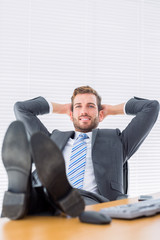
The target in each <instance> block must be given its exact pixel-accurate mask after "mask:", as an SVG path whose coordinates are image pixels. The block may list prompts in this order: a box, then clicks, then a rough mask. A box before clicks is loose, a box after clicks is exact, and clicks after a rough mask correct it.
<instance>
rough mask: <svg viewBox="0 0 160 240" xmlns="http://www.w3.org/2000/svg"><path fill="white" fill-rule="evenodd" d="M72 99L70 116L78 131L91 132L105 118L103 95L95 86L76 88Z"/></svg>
mask: <svg viewBox="0 0 160 240" xmlns="http://www.w3.org/2000/svg"><path fill="white" fill-rule="evenodd" d="M71 101H72V104H71V109H72V111H71V114H70V117H71V120H72V121H73V124H74V127H75V130H76V131H79V132H90V131H92V129H94V128H96V127H97V126H98V124H99V122H101V121H102V120H103V112H102V106H101V97H100V96H99V95H98V93H97V92H96V91H95V90H94V89H93V88H91V87H89V86H82V87H79V88H76V89H75V90H74V92H73V96H72V98H71Z"/></svg>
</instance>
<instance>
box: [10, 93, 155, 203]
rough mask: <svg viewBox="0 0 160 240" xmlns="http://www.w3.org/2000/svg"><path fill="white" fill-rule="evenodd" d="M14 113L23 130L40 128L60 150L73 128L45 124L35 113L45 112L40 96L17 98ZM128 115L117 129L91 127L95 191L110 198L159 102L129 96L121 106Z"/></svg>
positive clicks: (120, 183) (120, 190) (118, 191)
mask: <svg viewBox="0 0 160 240" xmlns="http://www.w3.org/2000/svg"><path fill="white" fill-rule="evenodd" d="M14 110H15V115H16V118H17V119H18V120H21V121H22V122H23V123H24V125H25V127H26V129H27V132H28V133H29V134H30V135H32V134H33V133H35V132H37V131H42V132H43V133H45V134H47V135H48V136H50V137H51V139H52V140H53V141H54V142H55V143H56V144H57V146H58V147H59V148H60V149H61V150H63V148H64V147H65V145H66V143H67V141H68V139H69V138H70V137H72V136H74V131H65V132H64V131H59V130H57V129H56V130H53V132H52V133H49V132H48V130H47V128H46V127H45V126H44V125H43V124H42V123H41V121H40V120H39V119H38V118H37V115H41V114H46V113H49V105H48V103H47V101H46V100H45V99H44V98H43V97H38V98H35V99H31V100H27V101H23V102H17V103H16V104H15V106H14ZM125 111H126V113H127V114H129V115H135V117H134V118H133V119H132V120H131V122H130V123H129V124H128V126H127V127H126V128H125V129H124V130H123V131H122V132H121V131H120V130H119V129H98V128H97V129H94V130H93V131H92V161H93V167H94V173H95V179H96V182H97V186H98V190H99V193H100V194H101V195H102V196H104V197H106V198H108V199H109V200H114V199H116V198H117V196H118V195H120V194H122V193H123V165H124V163H125V162H126V161H127V160H128V159H129V158H130V157H131V156H132V155H133V154H134V153H135V151H136V150H137V149H138V148H139V146H140V145H141V143H142V142H143V141H144V139H145V138H146V136H147V135H148V133H149V132H150V130H151V129H152V127H153V125H154V123H155V121H156V119H157V116H158V113H159V103H158V102H157V101H151V100H146V99H140V98H132V99H130V100H129V101H128V102H127V103H126V106H125Z"/></svg>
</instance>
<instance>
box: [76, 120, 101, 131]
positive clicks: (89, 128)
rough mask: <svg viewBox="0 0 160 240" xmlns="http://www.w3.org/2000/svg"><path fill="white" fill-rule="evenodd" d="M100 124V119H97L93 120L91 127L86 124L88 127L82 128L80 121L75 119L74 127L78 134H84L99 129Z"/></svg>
mask: <svg viewBox="0 0 160 240" xmlns="http://www.w3.org/2000/svg"><path fill="white" fill-rule="evenodd" d="M98 124H99V118H98V117H95V118H94V119H93V120H91V123H90V124H89V125H88V124H86V126H85V125H83V126H82V125H81V124H80V123H79V121H78V120H77V119H76V118H74V117H73V125H74V128H75V130H76V131H78V132H83V133H86V132H91V131H92V130H93V129H95V128H97V126H98Z"/></svg>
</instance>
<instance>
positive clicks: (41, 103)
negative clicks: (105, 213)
mask: <svg viewBox="0 0 160 240" xmlns="http://www.w3.org/2000/svg"><path fill="white" fill-rule="evenodd" d="M14 110H15V115H16V118H17V119H18V120H20V121H15V122H13V123H12V124H11V125H10V127H9V128H8V130H7V133H6V135H5V138H4V143H3V147H2V159H3V163H4V166H5V168H6V171H7V174H8V179H9V186H8V191H6V192H5V195H4V201H3V208H2V215H3V216H6V217H9V218H11V219H19V218H23V217H24V216H25V215H26V214H34V213H35V214H37V213H42V212H45V211H49V212H50V213H52V214H57V209H58V211H61V212H64V213H66V214H68V215H70V216H72V217H75V216H78V215H79V214H80V213H81V212H82V211H83V210H84V205H89V204H96V203H101V202H106V201H110V200H115V199H118V198H119V196H123V194H124V189H123V166H124V164H125V163H126V162H127V161H128V159H129V158H130V157H131V156H132V155H133V154H134V153H135V151H136V150H137V149H138V148H139V146H140V145H141V144H142V142H143V141H144V139H145V138H146V137H147V135H148V134H149V132H150V130H151V129H152V127H153V125H154V123H155V121H156V119H157V117H158V114H159V103H158V102H157V101H156V100H147V99H141V98H136V97H134V98H132V99H130V100H129V101H127V102H126V103H122V104H119V105H114V106H113V105H107V104H101V97H100V96H99V95H98V93H97V92H96V91H95V90H94V89H93V88H91V87H89V86H82V87H78V88H76V89H75V90H74V92H73V96H72V98H71V104H58V103H55V102H52V103H49V102H48V101H47V100H46V99H45V98H43V97H37V98H35V99H31V100H27V101H23V102H17V103H16V104H15V107H14ZM50 111H51V112H52V113H57V114H67V115H69V116H70V119H71V121H72V122H73V125H74V129H75V130H74V131H60V130H57V129H55V130H53V132H52V133H50V132H49V131H48V130H47V128H46V127H45V126H44V125H43V124H42V122H41V121H40V120H39V119H38V117H37V116H38V115H42V114H47V113H49V112H50ZM124 113H125V114H128V115H133V116H134V118H133V119H132V120H131V122H130V123H129V124H128V126H127V127H126V128H125V129H124V130H123V131H122V132H121V131H120V130H119V129H107V128H106V129H99V128H98V124H99V122H101V121H103V120H104V118H106V117H107V116H108V115H117V114H124ZM23 124H24V126H25V129H26V130H27V133H28V134H29V135H30V140H29V141H28V138H27V136H26V132H25V129H24V126H23ZM81 133H82V134H83V137H81V140H78V141H82V142H83V143H80V145H82V146H83V147H84V148H83V150H81V151H82V152H83V153H85V154H83V157H81V158H84V159H83V160H84V162H85V163H84V162H83V163H82V164H81V165H83V166H84V169H83V170H82V171H81V172H80V173H78V175H80V176H81V177H80V180H79V179H78V180H77V175H76V174H77V172H76V171H77V170H75V169H73V170H72V166H73V165H76V164H77V163H76V164H75V163H71V165H70V161H71V159H70V156H71V158H72V160H73V157H72V151H73V149H72V148H73V147H74V144H75V142H76V139H78V135H79V134H81ZM15 135H16V136H17V138H16V139H15ZM84 135H85V138H84ZM19 136H20V137H19ZM82 138H83V139H82ZM11 146H12V147H11ZM13 146H14V148H15V149H16V151H13V149H14V148H13ZM74 148H75V147H74ZM76 148H77V147H76ZM9 149H10V150H9ZM30 149H31V154H30ZM84 149H85V150H84ZM8 151H9V154H8ZM8 155H10V158H12V163H11V161H10V160H9V157H8ZM22 156H25V157H22ZM31 159H32V160H31ZM32 161H33V162H34V163H35V166H36V170H35V171H34V172H33V173H32V176H31V166H32ZM78 161H80V160H78ZM9 165H11V168H12V169H11V171H10V169H9V167H8V166H9ZM78 168H79V167H78ZM72 172H74V173H75V175H76V176H75V175H74V176H73V177H72V176H71V177H70V175H71V174H72ZM30 176H31V177H30ZM74 178H75V179H76V182H74V180H73V179H74ZM15 179H16V180H15ZM31 181H32V183H30V182H31ZM77 183H78V184H79V183H81V185H80V186H79V185H78V184H77ZM11 199H14V200H13V201H11ZM15 199H16V200H15ZM11 202H14V205H16V207H15V206H14V207H13V204H12V203H11ZM84 203H85V204H84ZM11 208H12V209H14V210H12V212H11V213H10V209H11ZM17 209H18V210H17ZM17 212H18V213H17ZM58 213H59V212H58Z"/></svg>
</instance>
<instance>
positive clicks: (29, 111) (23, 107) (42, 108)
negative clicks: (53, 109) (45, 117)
mask: <svg viewBox="0 0 160 240" xmlns="http://www.w3.org/2000/svg"><path fill="white" fill-rule="evenodd" d="M14 113H15V116H16V119H17V120H20V121H22V122H23V123H24V125H25V127H26V130H27V132H28V133H29V135H32V134H33V133H35V132H38V131H41V132H43V133H45V134H46V135H48V136H50V133H49V131H48V130H47V128H46V127H45V126H44V125H43V124H42V122H41V121H40V120H39V119H38V117H37V116H38V115H42V114H47V113H49V105H48V102H47V101H46V100H45V99H44V98H43V97H37V98H34V99H30V100H27V101H22V102H16V103H15V105H14Z"/></svg>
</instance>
